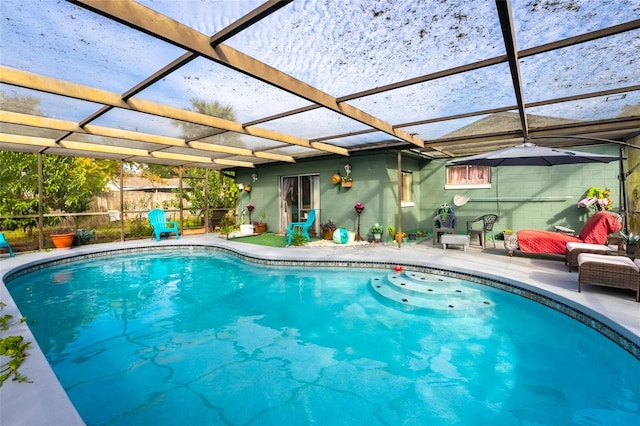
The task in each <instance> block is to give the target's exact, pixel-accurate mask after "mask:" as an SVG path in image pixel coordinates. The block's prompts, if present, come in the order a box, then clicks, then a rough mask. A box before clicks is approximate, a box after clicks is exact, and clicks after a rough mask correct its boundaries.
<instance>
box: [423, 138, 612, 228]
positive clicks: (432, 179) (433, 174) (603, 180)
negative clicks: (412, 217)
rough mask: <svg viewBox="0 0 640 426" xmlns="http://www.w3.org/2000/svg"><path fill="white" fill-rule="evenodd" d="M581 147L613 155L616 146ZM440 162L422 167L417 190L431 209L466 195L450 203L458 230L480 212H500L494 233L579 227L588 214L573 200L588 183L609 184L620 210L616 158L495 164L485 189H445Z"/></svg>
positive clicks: (427, 209)
mask: <svg viewBox="0 0 640 426" xmlns="http://www.w3.org/2000/svg"><path fill="white" fill-rule="evenodd" d="M575 150H580V148H576V149H575ZM583 150H584V151H589V152H594V153H600V154H607V155H616V156H617V155H618V149H617V147H615V146H604V145H603V146H597V147H591V148H590V149H588V150H587V149H583ZM445 164H446V162H445V161H433V162H431V163H429V164H428V165H426V166H425V169H424V172H425V173H426V181H425V185H424V187H423V190H422V194H423V198H422V199H421V207H422V208H423V209H424V210H426V211H429V210H431V211H432V212H433V211H434V210H435V209H436V208H437V206H438V205H440V204H441V203H445V202H446V203H449V204H450V205H452V206H454V204H453V198H454V196H455V195H456V194H465V195H467V196H468V197H470V201H469V202H468V203H467V204H466V205H464V206H461V207H456V206H454V211H455V214H456V216H458V217H459V225H458V229H459V230H460V232H461V233H464V231H465V229H466V223H465V222H466V221H467V220H469V219H472V218H474V217H477V216H479V215H481V214H484V213H496V214H499V221H498V224H497V225H496V227H495V230H497V231H502V230H505V229H512V230H514V231H517V230H520V229H527V228H529V229H553V225H562V226H566V227H570V228H573V229H576V230H577V231H579V230H580V229H581V228H582V225H583V224H584V222H585V220H586V218H587V213H588V212H587V210H586V209H583V208H578V207H577V203H578V201H580V200H581V199H582V198H584V195H585V193H586V191H587V190H588V189H589V187H591V186H597V187H600V188H602V189H604V188H609V189H610V190H611V199H612V201H613V210H614V211H618V210H619V208H620V200H619V184H618V178H617V175H618V170H619V162H612V163H609V164H572V165H562V166H552V167H540V166H536V167H533V166H532V167H528V166H517V167H494V168H492V171H491V172H492V176H491V181H492V185H491V188H490V189H444V183H445ZM548 197H554V198H556V199H554V200H551V199H548ZM496 200H497V201H496Z"/></svg>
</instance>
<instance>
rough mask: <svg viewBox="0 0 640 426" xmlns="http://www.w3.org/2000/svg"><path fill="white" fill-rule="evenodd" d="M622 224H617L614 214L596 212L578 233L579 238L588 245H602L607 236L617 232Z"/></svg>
mask: <svg viewBox="0 0 640 426" xmlns="http://www.w3.org/2000/svg"><path fill="white" fill-rule="evenodd" d="M621 228H622V224H621V223H620V222H618V218H617V216H616V215H615V214H613V213H609V212H596V213H595V214H594V215H593V216H591V217H590V218H589V220H587V223H585V224H584V227H583V228H582V231H580V235H578V238H580V239H581V240H582V241H583V242H585V243H588V244H604V243H606V242H607V237H608V236H609V234H612V233H614V232H617V231H619V230H620V229H621Z"/></svg>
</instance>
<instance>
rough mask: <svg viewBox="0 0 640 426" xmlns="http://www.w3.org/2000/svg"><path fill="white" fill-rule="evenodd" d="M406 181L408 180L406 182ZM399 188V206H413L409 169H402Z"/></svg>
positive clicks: (411, 180)
mask: <svg viewBox="0 0 640 426" xmlns="http://www.w3.org/2000/svg"><path fill="white" fill-rule="evenodd" d="M407 181H408V182H407ZM400 189H401V192H400V193H401V199H400V206H401V207H413V206H415V203H414V202H413V172H411V171H409V170H403V171H402V182H401V183H400Z"/></svg>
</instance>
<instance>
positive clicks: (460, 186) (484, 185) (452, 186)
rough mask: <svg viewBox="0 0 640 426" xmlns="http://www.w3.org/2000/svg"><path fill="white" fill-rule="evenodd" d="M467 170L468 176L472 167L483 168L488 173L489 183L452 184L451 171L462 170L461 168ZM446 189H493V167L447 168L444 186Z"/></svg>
mask: <svg viewBox="0 0 640 426" xmlns="http://www.w3.org/2000/svg"><path fill="white" fill-rule="evenodd" d="M463 167H464V168H466V172H467V175H468V173H469V169H470V168H472V167H482V168H484V169H485V170H486V173H487V178H486V180H487V182H485V183H468V182H464V183H451V182H450V181H449V178H450V174H449V170H452V169H460V168H463ZM444 188H445V189H483V188H491V167H490V166H447V168H446V170H445V185H444Z"/></svg>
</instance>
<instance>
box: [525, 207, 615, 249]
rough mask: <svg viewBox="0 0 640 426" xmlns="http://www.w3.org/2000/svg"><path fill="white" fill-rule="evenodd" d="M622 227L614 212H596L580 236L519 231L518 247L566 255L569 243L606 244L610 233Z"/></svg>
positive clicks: (538, 231)
mask: <svg viewBox="0 0 640 426" xmlns="http://www.w3.org/2000/svg"><path fill="white" fill-rule="evenodd" d="M621 228H622V218H621V217H620V215H618V214H616V213H612V212H606V211H601V212H596V213H595V214H594V215H593V216H591V217H590V218H589V220H587V223H585V225H584V227H583V228H582V230H581V231H580V235H579V236H578V237H574V236H572V235H567V234H565V233H562V232H553V231H542V230H522V231H518V239H517V240H518V247H519V248H520V250H521V251H523V252H525V253H550V254H561V255H566V250H567V243H571V242H574V243H588V244H600V245H604V244H605V243H606V242H607V237H608V236H609V234H612V233H614V232H617V231H619V230H620V229H621Z"/></svg>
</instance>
